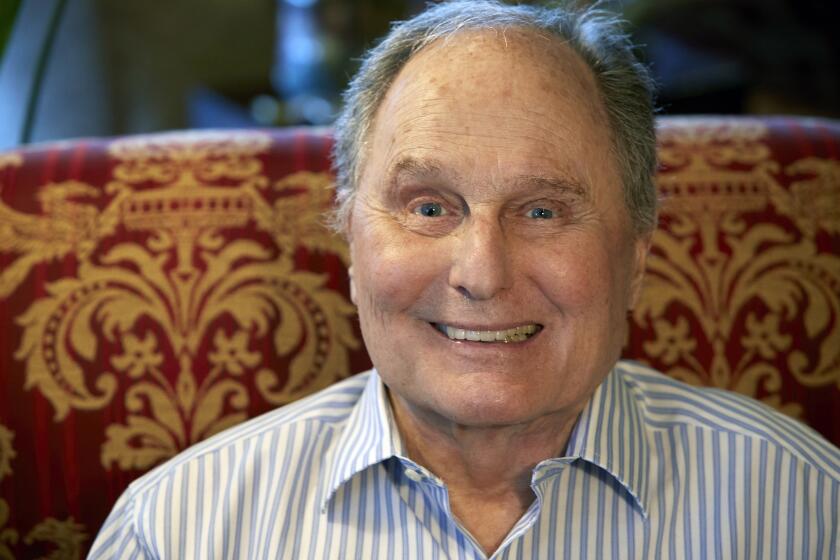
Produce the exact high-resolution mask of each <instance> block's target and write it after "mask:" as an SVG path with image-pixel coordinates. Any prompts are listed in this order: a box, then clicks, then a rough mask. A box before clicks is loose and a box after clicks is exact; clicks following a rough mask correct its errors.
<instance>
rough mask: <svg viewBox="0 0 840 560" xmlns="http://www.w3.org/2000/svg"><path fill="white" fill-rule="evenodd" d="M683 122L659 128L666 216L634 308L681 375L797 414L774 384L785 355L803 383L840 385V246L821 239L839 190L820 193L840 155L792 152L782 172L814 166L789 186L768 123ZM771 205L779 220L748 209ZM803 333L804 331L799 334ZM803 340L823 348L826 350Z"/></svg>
mask: <svg viewBox="0 0 840 560" xmlns="http://www.w3.org/2000/svg"><path fill="white" fill-rule="evenodd" d="M675 124H676V126H674V124H672V125H671V126H674V128H673V129H672V128H670V127H667V128H665V129H664V130H660V131H659V137H660V140H661V141H662V142H663V145H662V146H661V148H660V154H661V158H662V161H663V163H664V164H666V166H668V168H667V169H666V171H664V172H661V173H660V175H659V177H658V185H659V189H660V192H662V193H663V197H664V204H663V208H662V218H663V220H664V221H665V222H666V226H667V227H665V228H661V229H660V230H659V231H657V233H656V234H655V235H654V237H653V242H652V249H651V253H650V256H649V258H648V273H647V278H646V287H645V292H644V294H643V297H642V300H641V301H640V304H639V305H638V306H637V307H636V308H635V309H634V312H633V320H634V321H635V322H636V323H637V324H638V325H639V326H640V327H642V329H645V328H649V329H650V331H648V332H652V335H653V339H652V340H647V341H646V342H645V343H644V348H645V350H646V352H648V353H649V355H650V356H651V357H652V358H654V359H655V360H658V365H661V366H663V367H664V368H665V369H667V370H668V372H669V374H671V375H673V376H675V377H678V378H681V379H683V380H685V381H688V382H690V383H694V384H703V385H714V386H718V387H725V388H729V389H734V390H737V391H740V392H742V393H745V394H748V395H751V396H762V397H763V398H764V400H765V401H766V402H768V403H770V404H772V405H774V406H776V407H777V408H780V409H782V410H783V411H785V412H787V413H789V414H792V415H798V414H800V413H801V408H800V406H799V405H796V404H793V403H783V402H781V400H780V398H779V395H778V394H777V393H778V392H779V391H780V389H781V384H782V376H781V373H780V370H779V368H780V367H783V368H786V369H788V370H789V371H790V372H791V373H792V374H793V375H794V376H795V378H796V379H797V380H798V381H799V382H800V383H802V384H803V385H807V386H811V387H817V386H824V385H829V384H836V385H837V386H839V387H840V344H837V340H840V281H838V279H840V257H838V256H837V255H834V254H830V253H825V252H820V251H819V250H818V246H817V243H816V241H815V239H814V233H815V232H816V231H817V230H818V229H820V228H822V229H824V230H830V229H831V227H830V226H831V223H836V222H831V220H836V215H837V211H836V207H835V206H834V204H835V203H836V200H837V196H836V193H835V195H834V198H833V199H831V200H829V198H828V197H823V198H820V197H816V196H814V193H815V192H818V191H819V192H822V189H823V188H824V186H825V185H826V184H827V183H828V182H829V181H828V179H827V176H828V175H831V176H832V177H833V176H834V175H836V174H837V173H838V171H837V164H836V162H825V161H823V160H815V159H813V158H811V159H808V160H801V161H799V162H795V163H794V164H792V165H790V166H789V167H787V168H786V169H785V170H784V172H785V173H787V174H789V175H805V176H806V177H805V178H804V179H803V180H802V181H799V182H796V181H794V183H793V184H792V186H791V188H790V189H789V190H787V189H785V188H784V187H783V186H782V184H781V182H780V179H779V176H780V174H781V173H782V171H783V170H782V169H781V167H780V166H779V164H778V163H776V162H774V161H771V160H770V156H771V153H770V150H769V148H768V147H767V146H766V145H765V144H764V143H763V142H762V138H764V136H765V135H766V129H764V127H763V125H762V124H761V123H759V122H756V123H755V124H754V125H752V126H746V127H744V126H743V125H739V128H737V129H733V128H732V127H730V126H729V123H728V122H727V121H726V120H721V121H719V122H717V123H712V124H709V121H708V119H705V120H704V121H703V124H702V125H694V124H692V123H691V121H688V122H680V123H675ZM835 190H836V188H835ZM805 193H808V194H805ZM804 196H808V197H810V198H811V201H812V202H811V204H815V205H816V208H814V209H813V210H811V211H809V212H808V213H807V214H806V213H805V212H802V211H801V210H799V209H801V208H802V200H803V197H804ZM832 200H833V201H834V203H832ZM773 210H775V212H777V213H778V215H779V216H780V217H779V219H778V220H777V221H773V222H768V221H764V220H760V221H758V222H755V223H752V222H751V221H750V215H751V214H755V213H757V212H772V211H773ZM814 216H816V218H815V217H814ZM785 220H793V221H794V223H796V224H797V226H798V229H796V228H792V227H789V226H788V227H786V226H785V225H784V221H785ZM806 222H807V227H806ZM827 226H829V227H827ZM794 333H804V334H800V335H798V336H800V338H798V339H796V341H794ZM803 337H804V338H803ZM803 345H804V346H809V347H812V348H817V352H815V354H816V356H817V358H816V359H814V358H813V354H812V357H810V358H809V357H808V356H806V354H805V353H804V352H802V351H801V350H800V349H799V348H800V347H802V346H803ZM701 348H702V349H703V352H700V351H699V349H701ZM701 354H703V355H710V359H708V360H705V359H702V360H701V359H700V358H698V356H699V355H701Z"/></svg>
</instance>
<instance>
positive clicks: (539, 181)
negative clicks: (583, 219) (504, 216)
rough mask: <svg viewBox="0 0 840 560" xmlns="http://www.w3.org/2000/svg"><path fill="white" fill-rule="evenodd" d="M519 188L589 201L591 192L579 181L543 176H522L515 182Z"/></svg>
mask: <svg viewBox="0 0 840 560" xmlns="http://www.w3.org/2000/svg"><path fill="white" fill-rule="evenodd" d="M514 183H515V184H516V185H517V186H521V187H536V188H540V189H547V190H552V191H557V192H559V193H562V194H569V195H572V196H576V197H579V198H581V199H584V200H587V199H589V194H590V190H589V189H587V188H586V187H585V186H584V185H583V184H582V183H580V182H579V181H575V180H573V179H570V178H567V177H546V176H543V175H520V176H519V177H517V178H516V179H515V180H514Z"/></svg>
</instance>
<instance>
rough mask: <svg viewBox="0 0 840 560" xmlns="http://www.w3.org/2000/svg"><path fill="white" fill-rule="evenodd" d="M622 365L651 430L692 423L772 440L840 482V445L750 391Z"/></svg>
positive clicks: (752, 440) (756, 440)
mask: <svg viewBox="0 0 840 560" xmlns="http://www.w3.org/2000/svg"><path fill="white" fill-rule="evenodd" d="M616 370H617V373H618V374H619V377H620V379H621V382H622V384H623V385H624V386H625V387H626V389H627V391H628V392H629V393H630V394H631V395H632V396H633V398H634V401H635V403H636V404H637V406H638V407H639V409H640V411H641V414H642V418H643V420H644V423H645V426H646V427H647V428H648V429H649V430H669V429H675V428H679V427H688V428H696V429H698V430H701V431H705V432H716V433H718V434H723V435H727V436H731V437H733V438H736V439H738V441H739V442H742V443H745V444H757V445H769V446H772V447H774V448H775V449H776V450H779V451H783V452H786V453H789V454H790V455H791V456H792V457H794V458H795V459H796V460H797V461H799V462H801V463H802V464H803V465H808V466H810V467H813V468H815V469H817V470H819V471H821V472H823V473H824V474H825V475H827V476H828V477H829V478H831V479H833V480H834V481H835V482H836V483H838V484H840V449H838V448H837V447H835V446H834V445H832V444H831V443H830V442H828V441H827V440H826V439H825V438H823V437H822V436H821V435H820V434H818V433H817V432H816V431H814V430H813V429H811V428H810V427H808V426H806V425H805V424H803V423H801V422H799V421H798V420H796V419H794V418H791V417H789V416H787V415H785V414H782V413H781V412H779V411H777V410H775V409H773V408H771V407H769V406H767V405H765V404H764V403H761V402H759V401H757V400H755V399H752V398H750V397H747V396H745V395H742V394H739V393H735V392H732V391H726V390H723V389H716V388H711V387H695V386H692V385H688V384H687V383H683V382H681V381H679V380H677V379H674V378H671V377H668V376H666V375H664V374H662V373H660V372H658V371H656V370H654V369H651V368H649V367H647V366H644V365H641V364H638V363H634V362H627V361H621V362H619V363H618V365H617V367H616Z"/></svg>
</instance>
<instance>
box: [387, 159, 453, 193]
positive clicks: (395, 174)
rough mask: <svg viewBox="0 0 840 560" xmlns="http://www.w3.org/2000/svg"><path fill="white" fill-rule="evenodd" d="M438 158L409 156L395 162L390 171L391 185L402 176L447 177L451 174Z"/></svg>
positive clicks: (394, 184)
mask: <svg viewBox="0 0 840 560" xmlns="http://www.w3.org/2000/svg"><path fill="white" fill-rule="evenodd" d="M449 175H450V173H447V172H445V171H444V170H443V166H442V165H441V164H440V163H439V162H438V161H437V160H425V159H424V160H421V159H417V158H413V157H407V158H404V159H401V160H399V161H398V162H397V163H395V164H394V165H393V166H392V167H391V169H390V170H389V172H388V177H389V182H390V183H391V186H396V185H397V181H398V180H399V179H400V177H404V176H409V177H445V176H449Z"/></svg>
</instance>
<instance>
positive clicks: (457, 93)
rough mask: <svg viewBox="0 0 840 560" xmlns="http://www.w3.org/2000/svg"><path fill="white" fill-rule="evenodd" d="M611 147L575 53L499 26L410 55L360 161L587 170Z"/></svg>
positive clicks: (594, 92)
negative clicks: (427, 161) (492, 163)
mask: <svg viewBox="0 0 840 560" xmlns="http://www.w3.org/2000/svg"><path fill="white" fill-rule="evenodd" d="M610 145H611V144H610V133H609V127H608V125H607V119H606V117H605V113H604V110H603V106H602V103H601V101H600V94H599V91H598V88H597V85H596V83H595V78H594V76H593V75H592V72H591V71H590V70H589V68H588V67H587V65H586V64H585V63H584V62H583V61H582V60H581V59H580V57H579V56H578V55H577V54H576V53H574V52H573V51H572V50H571V49H570V48H569V47H568V46H566V45H565V44H563V43H561V42H560V41H559V40H558V39H556V38H553V37H548V36H546V35H542V34H539V33H536V32H532V31H523V30H519V29H508V30H506V31H503V30H486V31H469V32H461V33H458V34H455V35H453V36H450V37H447V38H444V39H440V40H438V41H436V42H435V43H433V44H432V45H430V46H429V47H427V48H425V49H424V50H422V51H421V52H420V53H418V54H417V55H415V56H414V57H413V58H412V59H411V60H410V61H409V62H408V63H407V64H406V65H405V67H404V68H403V69H402V70H401V72H400V73H399V74H398V76H397V78H396V79H395V80H394V82H393V84H392V85H391V87H390V89H389V90H388V92H387V94H386V96H385V98H384V100H383V102H382V104H381V105H380V107H379V110H378V112H377V115H376V118H375V120H374V126H373V130H372V132H371V135H370V137H369V138H368V147H369V150H368V154H367V155H368V158H369V160H370V161H369V163H370V164H371V165H374V162H375V163H376V164H379V165H378V169H379V171H380V172H381V171H383V170H384V168H391V167H393V166H394V165H396V164H397V163H398V162H399V161H400V160H402V159H405V158H406V157H410V158H413V159H415V160H423V159H426V158H429V159H433V160H435V161H438V162H441V161H442V162H444V164H447V163H451V164H452V165H458V166H460V167H462V168H464V167H465V166H466V167H469V166H472V167H474V168H475V167H477V166H480V167H481V168H482V169H483V170H484V171H485V172H489V171H491V170H490V169H488V167H487V160H488V158H491V159H492V158H495V159H496V160H497V161H496V165H495V169H493V170H492V171H493V172H494V173H496V174H499V173H502V172H503V171H504V170H510V171H511V172H515V173H517V174H519V175H521V174H528V173H534V172H539V171H541V170H540V169H535V167H537V168H540V167H546V168H548V169H545V170H542V171H554V172H557V171H562V172H564V174H585V173H588V172H590V171H591V170H590V169H588V168H587V165H588V164H593V163H598V165H600V166H601V167H604V166H605V163H606V166H607V167H611V166H612V162H605V160H610V159H611V156H610V155H609V154H610ZM368 158H366V159H368ZM365 167H367V165H366V166H365Z"/></svg>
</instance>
